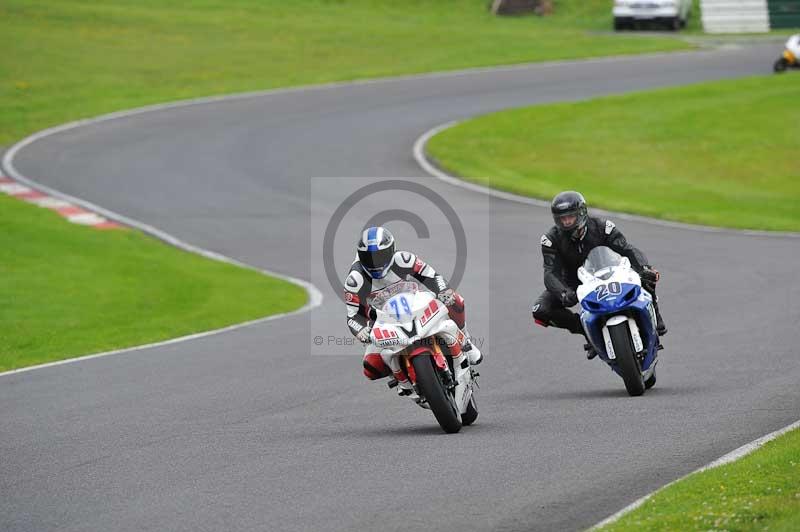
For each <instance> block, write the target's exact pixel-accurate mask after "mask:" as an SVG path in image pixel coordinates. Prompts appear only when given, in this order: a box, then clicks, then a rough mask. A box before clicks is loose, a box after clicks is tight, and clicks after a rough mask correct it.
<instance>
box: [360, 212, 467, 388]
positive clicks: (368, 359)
mask: <svg viewBox="0 0 800 532" xmlns="http://www.w3.org/2000/svg"><path fill="white" fill-rule="evenodd" d="M407 278H411V279H413V280H414V281H416V282H417V283H419V284H421V285H423V286H424V287H425V288H427V289H428V290H430V291H431V292H433V293H434V294H436V297H437V299H439V301H441V302H442V303H444V305H445V306H446V307H447V311H448V313H449V315H450V319H452V320H453V321H454V322H455V323H456V325H457V326H458V328H459V329H461V331H462V332H463V335H461V336H462V338H463V340H462V342H463V343H462V344H461V345H458V346H454V347H453V348H451V350H457V353H461V352H463V353H464V354H465V355H466V356H467V358H468V360H469V363H470V364H471V365H476V364H480V363H481V361H482V360H483V355H482V354H481V352H480V350H479V349H478V347H477V346H476V345H474V344H473V343H472V341H471V339H470V337H469V332H467V330H466V325H465V320H466V314H465V309H464V307H465V305H464V298H462V297H461V295H460V294H458V292H456V291H455V290H453V289H452V288H451V287H450V286H449V284H448V283H447V280H446V279H445V278H444V276H442V275H440V274H438V273H436V271H435V270H434V269H433V268H432V267H431V266H430V265H429V264H427V263H426V262H424V261H423V260H422V259H420V258H419V257H418V256H416V255H414V254H413V253H411V252H409V251H396V250H395V242H394V236H392V233H390V232H389V230H388V229H386V228H384V227H370V228H368V229H365V230H364V232H363V233H362V234H361V238H359V241H358V244H357V255H356V260H355V261H353V264H352V265H351V266H350V271H349V272H348V274H347V279H345V281H344V300H345V304H346V306H347V326H348V327H349V328H350V332H351V333H352V334H353V336H355V337H356V339H358V340H359V341H360V342H361V343H363V344H365V346H366V352H365V353H364V362H363V364H364V375H365V376H366V377H367V378H368V379H372V380H374V379H380V378H382V377H388V376H390V375H392V374H394V377H395V379H397V383H398V392H399V394H400V395H411V394H412V392H413V386H412V385H411V383H410V382H409V381H408V379H407V378H406V377H405V374H404V373H403V372H402V371H400V366H399V364H398V362H397V360H396V357H388V358H387V359H384V358H383V356H382V355H381V353H380V350H379V349H377V348H375V347H374V346H373V345H371V343H370V331H371V329H372V323H373V322H374V321H375V313H374V310H373V309H372V308H371V304H372V297H373V295H374V294H376V292H378V291H379V290H382V289H384V288H386V287H388V286H390V285H393V284H394V283H397V282H400V281H405V280H407ZM393 365H394V366H396V367H393Z"/></svg>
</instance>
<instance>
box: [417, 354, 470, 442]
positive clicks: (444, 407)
mask: <svg viewBox="0 0 800 532" xmlns="http://www.w3.org/2000/svg"><path fill="white" fill-rule="evenodd" d="M411 364H412V365H413V366H414V372H415V373H416V375H417V386H418V387H419V391H420V393H421V395H422V396H423V397H425V399H427V401H428V406H430V407H431V411H432V412H433V415H434V417H436V421H438V422H439V425H440V426H441V427H442V430H444V431H445V432H447V433H448V434H453V433H456V432H458V431H459V430H461V416H460V415H459V413H458V409H457V408H456V404H455V398H454V397H453V394H452V393H450V391H449V390H448V389H447V388H445V385H444V382H442V378H441V373H440V372H439V369H438V368H437V367H436V365H435V364H434V362H433V357H431V356H425V355H419V356H415V357H414V358H413V359H412V360H411Z"/></svg>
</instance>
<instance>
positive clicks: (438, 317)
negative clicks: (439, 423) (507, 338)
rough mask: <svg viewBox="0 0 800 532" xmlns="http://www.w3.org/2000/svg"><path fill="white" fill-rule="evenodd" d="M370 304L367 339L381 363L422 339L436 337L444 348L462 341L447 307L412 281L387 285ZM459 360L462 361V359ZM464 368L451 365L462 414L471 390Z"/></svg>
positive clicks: (468, 369) (470, 378)
mask: <svg viewBox="0 0 800 532" xmlns="http://www.w3.org/2000/svg"><path fill="white" fill-rule="evenodd" d="M372 305H374V308H375V311H376V314H377V319H376V320H375V324H374V325H373V327H372V332H371V334H370V337H371V339H372V343H373V345H375V346H376V347H377V348H379V349H380V353H381V356H382V357H383V358H384V360H386V359H387V358H391V357H394V356H396V355H398V354H399V353H400V352H401V351H403V350H404V349H405V348H406V347H408V346H410V345H411V344H413V343H414V342H417V341H419V340H423V339H426V338H433V337H439V338H442V339H443V340H444V341H445V342H446V343H447V344H448V345H453V344H455V343H456V342H460V339H461V338H463V336H462V334H463V333H461V331H460V330H459V328H458V325H456V323H455V322H454V321H453V320H451V319H450V314H449V313H448V311H447V307H445V306H444V304H443V303H442V302H440V301H439V300H438V299H436V297H435V296H434V295H433V293H432V292H428V291H424V290H420V289H419V285H417V284H416V283H414V282H410V281H403V282H399V283H395V284H394V285H391V286H388V287H387V288H386V289H384V290H382V291H381V292H379V293H378V294H376V295H375V297H374V299H373V301H372ZM459 358H463V359H464V360H466V357H465V356H462V357H459ZM389 365H390V366H392V367H394V366H395V364H391V363H390V364H389ZM464 366H466V367H462V365H461V364H454V365H453V369H454V372H455V375H453V377H454V380H455V382H456V389H455V401H456V405H458V406H459V410H460V412H461V413H462V414H463V413H464V412H466V410H467V406H468V405H469V401H470V398H471V397H472V389H473V378H472V372H471V371H470V367H469V364H464ZM398 367H399V366H398Z"/></svg>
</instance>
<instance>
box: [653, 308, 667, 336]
mask: <svg viewBox="0 0 800 532" xmlns="http://www.w3.org/2000/svg"><path fill="white" fill-rule="evenodd" d="M653 310H655V311H656V333H657V334H658V335H659V336H664V335H665V334H667V326H666V325H664V318H662V317H661V311H659V310H658V303H657V302H653Z"/></svg>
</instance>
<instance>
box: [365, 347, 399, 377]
mask: <svg viewBox="0 0 800 532" xmlns="http://www.w3.org/2000/svg"><path fill="white" fill-rule="evenodd" d="M391 373H392V371H391V370H390V369H389V368H388V367H386V364H384V362H383V358H382V357H381V355H380V354H378V353H370V354H369V355H366V356H365V357H364V376H365V377H367V378H368V379H369V380H372V381H374V380H376V379H382V378H383V377H388V376H389V375H390V374H391Z"/></svg>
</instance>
